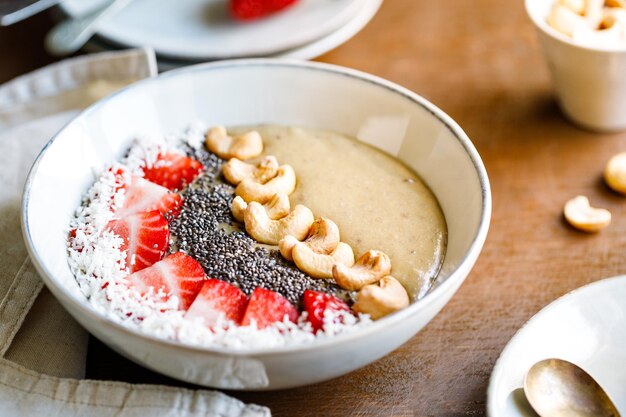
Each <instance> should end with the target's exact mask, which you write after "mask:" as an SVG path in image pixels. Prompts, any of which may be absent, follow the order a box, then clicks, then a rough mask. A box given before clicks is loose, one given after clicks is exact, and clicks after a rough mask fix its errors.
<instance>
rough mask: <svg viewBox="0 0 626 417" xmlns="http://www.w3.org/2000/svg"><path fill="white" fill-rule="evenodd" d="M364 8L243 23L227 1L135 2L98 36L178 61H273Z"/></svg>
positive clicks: (75, 9) (326, 6)
mask: <svg viewBox="0 0 626 417" xmlns="http://www.w3.org/2000/svg"><path fill="white" fill-rule="evenodd" d="M107 1H108V0H65V1H64V2H63V3H62V5H61V7H62V8H63V10H64V11H65V12H66V13H67V14H69V15H71V16H77V15H81V14H84V13H86V12H88V11H89V10H92V9H94V8H96V7H99V6H101V5H102V4H103V3H106V2H107ZM362 7H363V0H300V1H298V2H297V3H296V4H295V5H293V6H291V7H290V8H289V9H287V10H284V11H282V12H279V13H276V14H275V15H272V16H269V17H267V18H263V19H259V20H257V21H250V22H238V21H236V20H234V19H233V18H231V16H230V15H229V13H228V8H227V2H226V1H225V0H176V1H172V0H134V1H133V2H132V3H131V4H130V5H129V6H128V7H127V8H125V9H124V10H123V11H121V12H120V13H119V14H117V15H116V16H114V17H112V18H111V19H109V20H107V21H106V22H104V23H103V24H102V27H101V28H100V30H99V31H98V34H99V35H100V36H102V37H103V38H104V39H106V40H107V41H109V42H113V43H115V44H117V45H119V46H123V47H140V46H151V47H152V48H153V49H154V50H155V51H156V52H157V54H159V55H161V56H166V57H170V58H176V59H186V60H207V59H211V60H215V59H224V58H237V57H250V56H267V55H271V54H277V53H280V52H283V51H287V50H290V49H294V48H297V47H300V46H303V45H306V44H308V43H311V42H314V41H316V40H318V39H320V38H322V37H324V36H326V35H328V34H329V33H331V32H333V31H336V30H337V29H339V28H340V27H342V26H343V25H344V24H346V22H348V21H349V20H350V19H352V18H353V17H354V16H355V14H357V13H358V12H359V11H360V10H361V9H362Z"/></svg>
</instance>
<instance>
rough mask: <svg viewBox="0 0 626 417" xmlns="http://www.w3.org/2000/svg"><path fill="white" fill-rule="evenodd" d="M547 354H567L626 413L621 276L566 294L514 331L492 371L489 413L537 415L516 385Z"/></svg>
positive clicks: (625, 301) (625, 280)
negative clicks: (515, 332) (528, 407)
mask: <svg viewBox="0 0 626 417" xmlns="http://www.w3.org/2000/svg"><path fill="white" fill-rule="evenodd" d="M548 358H560V359H566V360H568V361H570V362H573V363H575V364H577V365H578V366H580V367H581V368H583V369H584V370H586V371H587V372H589V373H590V374H591V375H592V376H593V378H594V379H595V380H596V381H598V382H599V383H600V385H601V386H602V387H603V388H604V389H605V390H606V391H607V392H608V394H609V396H610V397H611V399H613V401H614V402H615V405H616V406H617V408H618V410H620V411H621V413H622V414H624V413H626V390H625V389H624V387H626V366H625V364H626V276H618V277H614V278H607V279H604V280H602V281H597V282H594V283H592V284H589V285H586V286H584V287H582V288H579V289H577V290H574V291H572V292H570V293H569V294H566V295H565V296H563V297H561V298H559V299H558V300H556V301H554V302H552V303H551V304H550V305H548V306H547V307H544V308H543V309H542V310H541V311H540V312H539V313H537V314H536V315H535V316H534V317H532V318H531V319H530V320H529V321H528V323H526V325H525V326H524V327H522V328H521V329H520V330H519V331H518V332H517V334H516V335H515V336H513V338H512V339H511V341H510V342H509V344H508V345H507V346H506V348H505V349H504V351H502V354H501V355H500V358H499V359H498V362H497V363H496V366H495V368H494V370H493V373H492V374H491V381H490V382H489V390H488V392H487V412H488V415H489V416H490V417H531V416H536V414H534V413H533V412H532V410H528V409H527V402H526V401H525V397H524V396H523V395H522V391H521V390H520V389H521V387H522V383H523V378H524V375H525V373H526V371H527V370H528V369H529V368H530V367H531V366H532V365H533V364H534V363H536V362H538V361H540V360H542V359H548Z"/></svg>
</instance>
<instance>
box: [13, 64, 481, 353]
mask: <svg viewBox="0 0 626 417" xmlns="http://www.w3.org/2000/svg"><path fill="white" fill-rule="evenodd" d="M255 66H262V67H268V66H271V67H280V68H291V69H296V70H305V71H321V72H326V73H331V74H333V75H335V76H343V77H347V78H351V79H357V80H359V81H361V82H366V83H370V84H374V85H376V86H378V87H382V88H384V89H386V90H388V91H390V92H392V93H395V94H397V95H400V96H402V97H403V98H405V99H407V100H409V101H411V102H412V103H414V104H416V105H418V106H420V107H422V108H423V109H425V110H427V111H428V112H429V113H430V114H431V115H432V116H434V117H436V118H437V119H438V120H439V121H440V122H441V123H442V124H443V125H444V126H445V127H446V128H447V129H448V130H449V131H450V132H451V133H452V135H453V136H454V138H455V139H456V140H457V141H458V143H459V144H460V145H461V146H462V147H463V149H464V150H465V152H466V153H467V154H468V156H469V157H470V160H471V162H472V164H473V166H474V169H475V171H476V175H477V176H478V180H479V184H480V188H481V203H482V211H481V213H480V222H479V225H478V228H477V231H476V232H475V234H474V237H473V239H472V242H471V244H470V246H469V249H468V250H467V251H466V252H465V255H464V256H463V257H462V259H461V261H460V262H459V263H458V264H457V265H456V267H455V268H454V269H453V270H452V271H451V272H450V276H449V277H448V278H447V279H446V280H445V281H443V282H442V283H441V284H439V285H438V286H437V287H436V288H434V289H433V290H432V291H430V292H428V293H427V294H426V295H425V296H424V297H423V298H421V299H420V300H418V301H417V302H414V303H412V304H411V305H409V306H408V307H407V308H405V309H403V310H401V311H398V312H396V313H394V314H391V315H389V316H387V317H384V318H382V319H380V320H376V321H375V322H373V323H372V324H371V325H369V326H366V327H364V328H362V329H360V330H358V331H354V332H350V333H347V334H339V335H336V336H333V337H329V338H328V339H322V340H315V341H313V342H311V343H302V344H296V345H292V346H290V345H287V346H278V347H272V348H252V349H238V350H233V349H229V348H224V347H205V346H194V345H191V344H186V343H183V342H180V341H176V340H168V339H162V338H158V337H156V336H152V335H148V334H145V333H142V332H140V331H137V330H134V329H131V328H128V327H126V326H124V325H122V324H120V323H117V322H115V321H113V320H111V319H108V318H106V317H105V316H104V315H103V314H101V313H98V312H97V311H95V310H94V309H92V308H89V307H88V306H86V305H84V304H82V303H80V302H78V301H77V300H75V299H74V298H73V297H72V296H71V295H69V292H68V291H67V290H66V289H65V288H64V286H63V285H58V284H57V283H56V282H55V281H54V280H53V279H52V278H51V277H52V274H51V273H50V272H49V271H48V270H47V269H46V268H45V266H44V263H43V262H42V260H41V259H40V258H39V256H38V254H37V251H36V250H35V246H34V243H33V241H32V239H31V237H30V227H29V222H28V208H29V203H30V194H31V191H32V183H33V181H34V179H35V177H36V175H37V171H38V167H39V164H40V163H41V161H42V159H43V158H44V157H45V154H46V152H47V150H48V148H49V147H50V146H51V145H52V144H53V143H54V141H55V140H56V139H57V138H58V137H60V136H61V135H63V134H64V132H65V131H66V130H67V128H68V127H69V126H70V125H72V124H74V123H76V121H78V120H80V119H81V118H82V117H84V116H85V115H88V114H91V113H93V112H95V111H97V110H98V109H99V108H100V107H102V106H103V105H104V104H105V103H107V102H108V101H110V100H111V99H113V98H115V97H117V96H119V95H123V94H126V93H127V92H128V91H132V90H134V89H137V88H141V87H144V86H147V85H150V84H153V83H159V82H160V80H162V79H168V78H170V77H179V76H184V75H185V74H188V73H194V72H207V71H213V70H218V71H220V70H227V69H231V68H239V67H255ZM491 208H492V200H491V189H490V184H489V178H488V176H487V171H486V169H485V166H484V165H483V162H482V160H481V158H480V156H479V154H478V151H477V150H476V148H475V147H474V145H473V144H472V142H471V140H470V139H469V137H468V136H467V134H466V133H465V132H464V131H463V130H462V129H461V127H460V126H459V125H458V124H457V123H456V122H455V121H454V120H453V119H452V118H451V117H450V116H448V115H447V114H446V113H444V112H443V111H442V110H441V109H439V108H438V107H436V106H435V105H434V104H432V103H430V102H429V101H428V100H426V99H425V98H423V97H422V96H420V95H418V94H416V93H414V92H412V91H410V90H408V89H406V88H404V87H401V86H399V85H397V84H395V83H392V82H390V81H387V80H385V79H383V78H380V77H377V76H374V75H371V74H368V73H365V72H362V71H358V70H354V69H350V68H346V67H342V66H338V65H333V64H326V63H319V62H309V61H299V60H291V59H276V58H253V59H238V60H225V61H219V62H209V63H203V64H198V65H193V66H189V67H185V68H180V69H177V70H173V71H168V72H166V73H164V74H160V75H159V76H157V77H152V78H148V79H144V80H140V81H138V82H135V83H133V84H131V85H129V86H127V87H125V88H123V89H121V90H119V91H117V92H115V93H113V94H111V95H109V96H107V97H105V98H103V99H101V100H99V101H97V102H96V103H94V104H92V105H90V106H89V107H87V108H86V109H85V110H83V111H81V112H80V113H79V114H78V115H77V116H75V117H74V118H73V119H72V120H70V121H69V122H68V123H67V124H66V125H65V126H64V127H63V128H61V130H59V131H58V132H57V133H56V134H55V135H54V136H53V137H52V138H51V139H50V141H48V143H47V144H46V145H45V146H44V147H43V148H42V150H41V151H40V153H39V154H38V156H37V158H36V159H35V162H34V163H33V165H32V167H31V169H30V171H29V173H28V177H27V179H26V182H25V185H24V191H23V195H22V207H21V216H20V217H21V224H22V235H23V238H24V242H25V244H26V248H27V250H28V253H29V255H30V259H31V260H32V262H33V264H34V266H35V268H36V269H37V271H38V272H39V274H40V275H41V277H42V280H43V281H44V283H45V284H46V286H47V287H48V288H49V289H50V291H51V292H52V293H53V294H54V295H55V297H57V298H59V300H60V301H61V302H62V304H65V303H68V304H70V305H72V306H73V307H74V308H75V309H78V310H79V311H81V312H82V313H83V314H84V316H85V320H88V321H90V322H91V323H92V324H93V325H97V326H99V327H100V326H108V327H113V328H114V330H116V331H120V332H122V333H125V334H126V335H128V336H130V337H138V338H142V339H145V340H147V341H149V342H152V343H156V344H159V345H164V347H167V348H176V349H181V350H183V351H188V352H193V353H211V354H215V355H224V356H230V357H233V356H236V357H261V356H270V355H280V354H283V353H300V352H306V351H310V350H318V349H320V348H322V347H328V346H331V345H337V344H342V343H345V342H347V341H354V340H357V339H361V338H364V337H366V336H367V335H369V334H371V333H376V332H378V331H379V330H380V329H381V328H383V327H389V326H392V325H397V324H399V323H400V322H402V321H403V320H405V319H407V318H408V317H409V316H411V315H413V314H415V313H417V312H418V311H420V310H423V309H425V308H426V306H427V305H430V304H433V303H434V302H435V301H436V300H438V299H440V298H441V297H444V296H445V295H446V294H447V293H448V291H449V288H450V287H453V286H454V285H456V284H458V286H460V285H461V284H462V283H463V281H464V280H465V278H466V276H467V275H468V274H469V272H470V271H469V270H470V269H471V267H472V266H473V264H474V262H475V261H476V259H477V258H478V255H479V254H480V251H481V249H482V246H483V244H484V242H485V240H486V237H487V232H488V230H489V224H490V220H491ZM465 269H468V271H467V272H465V273H464V270H465ZM459 281H460V282H459ZM414 335H415V334H413V335H412V336H414Z"/></svg>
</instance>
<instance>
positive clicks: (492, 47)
mask: <svg viewBox="0 0 626 417" xmlns="http://www.w3.org/2000/svg"><path fill="white" fill-rule="evenodd" d="M50 25H51V19H50V17H49V16H47V15H45V14H44V15H41V16H38V17H36V18H34V19H31V20H29V21H26V22H23V23H20V24H18V25H16V26H14V27H11V28H3V29H0V82H4V81H7V80H9V79H11V78H12V77H14V76H17V75H20V74H23V73H25V72H27V71H30V70H32V69H35V68H38V67H40V66H42V65H44V64H46V63H48V62H52V61H53V58H51V57H49V56H47V55H46V54H45V52H44V51H43V49H42V46H41V44H42V39H43V35H44V33H45V32H46V30H47V29H48V28H49V27H50ZM319 60H320V61H324V62H331V63H334V64H340V65H344V66H348V67H353V68H357V69H359V70H363V71H367V72H370V73H373V74H376V75H379V76H381V77H384V78H387V79H389V80H391V81H394V82H396V83H399V84H401V85H404V86H405V87H408V88H409V89H411V90H414V91H416V92H417V93H419V94H421V95H423V96H424V97H426V98H427V99H429V100H431V101H432V102H434V103H435V104H436V105H438V106H439V107H441V108H442V109H443V110H444V111H446V112H447V113H448V114H450V115H451V116H452V117H453V118H454V119H455V120H456V121H457V122H458V123H459V124H460V125H461V126H462V127H463V128H464V129H465V131H466V132H467V133H468V135H469V136H470V138H471V139H472V140H473V142H474V144H475V145H476V147H477V149H478V151H479V153H480V155H481V156H482V158H483V160H484V162H485V165H486V167H487V171H488V173H489V176H490V179H491V185H492V192H493V218H492V224H491V229H490V233H489V237H488V238H487V242H486V244H485V247H484V249H483V252H482V254H481V256H480V258H479V259H478V262H477V264H476V266H475V268H474V269H473V271H472V273H471V274H470V275H469V277H468V279H467V281H466V282H465V284H464V285H463V286H462V287H461V289H460V290H459V291H458V293H457V294H456V295H455V297H454V298H453V299H452V301H451V302H450V303H449V304H448V305H447V306H446V307H445V308H444V310H443V311H442V312H441V313H440V314H439V315H438V316H437V317H436V318H435V319H434V320H433V321H432V322H431V323H430V324H429V325H428V326H427V327H426V328H425V329H424V330H423V331H422V332H420V333H419V334H418V335H417V336H416V337H414V338H413V339H412V340H411V341H409V342H408V343H406V344H405V345H404V346H402V347H400V348H399V349H398V350H397V351H395V352H394V353H392V354H390V355H389V356H387V357H385V358H383V359H381V360H379V361H378V362H376V363H374V364H372V365H370V366H367V367H365V368H363V369H361V370H359V371H356V372H353V373H351V374H349V375H346V376H343V377H341V378H337V379H335V380H332V381H329V382H326V383H322V384H318V385H314V386H309V387H304V388H299V389H293V390H285V391H277V392H268V393H237V392H231V393H230V394H232V395H235V396H236V397H238V398H241V399H242V400H244V401H249V402H256V403H259V404H263V405H267V406H269V407H270V408H271V409H272V412H273V414H274V415H275V416H348V415H350V416H480V415H484V414H485V400H486V389H487V384H488V381H489V376H490V373H491V370H492V368H493V366H494V363H495V361H496V359H497V358H498V355H499V353H500V351H501V350H502V349H503V347H504V346H505V344H506V343H507V341H508V340H509V339H510V338H511V336H512V335H513V334H514V332H515V331H516V330H517V329H518V328H519V327H520V326H521V325H522V324H523V323H524V322H525V321H526V320H527V319H528V318H530V317H531V316H532V315H533V314H534V313H536V312H537V311H538V310H539V309H540V308H541V307H543V306H544V305H546V304H547V303H549V302H550V301H552V300H554V299H555V298H557V297H559V296H561V295H563V294H565V293H566V292H568V291H570V290H572V289H574V288H577V287H579V286H581V285H583V284H586V283H589V282H592V281H596V280H598V279H601V278H604V277H609V276H613V275H617V274H620V273H623V272H624V271H625V269H626V267H625V265H624V249H625V247H626V233H624V232H625V231H626V198H624V197H621V196H618V195H616V194H614V193H612V192H611V191H610V190H608V189H607V188H606V187H605V186H604V185H603V183H602V181H601V171H602V168H603V166H604V164H605V162H606V161H607V159H608V158H609V157H610V156H611V155H613V154H614V153H616V152H618V151H623V150H626V134H596V133H591V132H587V131H584V130H580V129H578V128H576V127H575V126H573V125H572V124H570V123H569V122H567V121H566V120H565V119H564V118H563V116H562V115H561V113H560V112H559V110H558V108H557V106H556V103H555V101H554V96H553V88H552V85H551V82H550V79H549V76H548V72H547V68H546V65H545V62H544V60H543V57H542V54H541V51H540V49H539V45H538V42H537V39H536V37H535V33H534V30H533V28H532V26H531V24H530V22H529V20H528V18H527V17H526V14H525V12H524V8H523V1H522V0H517V1H513V0H506V1H503V0H472V1H467V0H449V1H447V2H445V3H442V2H439V1H430V0H387V1H386V2H385V3H384V5H383V6H382V8H381V10H380V12H379V14H378V15H377V16H376V17H375V18H374V20H372V22H371V23H370V24H369V25H368V26H367V27H366V28H365V29H364V30H363V31H362V32H361V33H360V34H359V35H357V36H356V37H355V38H353V39H352V40H351V41H349V42H348V43H346V44H344V45H343V46H341V47H339V48H337V49H336V50H334V51H332V52H330V53H327V54H326V55H324V56H322V57H320V58H319ZM577 194H584V195H587V196H589V197H590V198H591V201H592V202H593V203H595V204H596V205H597V206H601V207H606V208H608V209H609V210H611V211H612V213H613V223H612V224H611V226H610V227H609V228H608V229H606V230H604V231H603V232H601V233H599V234H597V235H586V234H582V233H579V232H576V231H574V230H572V229H570V228H569V227H568V226H567V225H566V224H565V223H564V221H563V219H562V215H561V210H562V206H563V203H564V202H565V201H566V200H567V199H569V198H571V197H573V196H575V195H577ZM355 349H358V346H355ZM120 364H123V366H120ZM88 376H89V377H92V378H106V379H124V380H128V381H142V382H148V383H161V382H170V383H174V382H173V381H171V380H168V379H166V378H164V377H162V376H159V375H156V374H153V373H151V372H148V371H146V370H143V369H142V368H140V367H138V366H136V365H134V364H131V363H129V362H127V361H124V360H123V359H122V358H120V357H118V356H117V355H115V354H114V353H112V352H111V351H110V350H108V349H107V348H106V347H104V346H103V345H102V344H100V343H99V342H97V341H92V344H91V345H90V354H89V358H88Z"/></svg>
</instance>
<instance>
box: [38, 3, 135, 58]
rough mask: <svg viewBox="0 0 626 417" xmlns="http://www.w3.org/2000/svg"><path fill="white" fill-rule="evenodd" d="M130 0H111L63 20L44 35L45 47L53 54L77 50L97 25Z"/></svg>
mask: <svg viewBox="0 0 626 417" xmlns="http://www.w3.org/2000/svg"><path fill="white" fill-rule="evenodd" d="M131 1H132V0H113V1H111V2H110V3H109V4H107V5H106V6H104V7H102V8H100V9H97V10H95V11H93V12H90V13H88V14H86V15H84V16H81V17H77V18H74V19H68V20H65V21H63V22H61V23H59V24H57V25H56V26H55V27H53V28H52V30H50V32H48V34H47V35H46V41H45V45H46V49H47V50H48V51H49V52H50V53H51V54H53V55H68V54H71V53H73V52H76V51H78V50H79V49H80V48H81V47H82V46H83V45H84V44H85V43H86V42H87V41H88V40H89V39H90V38H91V37H92V36H93V35H94V34H95V33H96V31H97V30H98V26H99V25H100V24H101V23H102V22H103V21H104V20H106V19H108V18H110V17H111V16H113V15H114V14H116V13H117V12H119V11H120V10H122V9H123V8H124V7H126V6H128V4H129V3H130V2H131Z"/></svg>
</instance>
